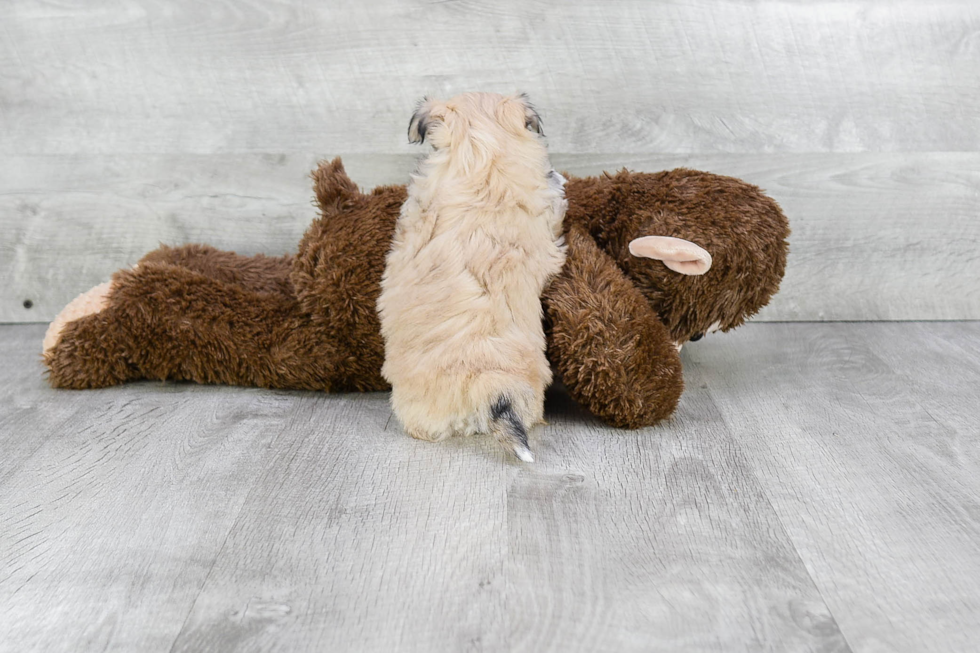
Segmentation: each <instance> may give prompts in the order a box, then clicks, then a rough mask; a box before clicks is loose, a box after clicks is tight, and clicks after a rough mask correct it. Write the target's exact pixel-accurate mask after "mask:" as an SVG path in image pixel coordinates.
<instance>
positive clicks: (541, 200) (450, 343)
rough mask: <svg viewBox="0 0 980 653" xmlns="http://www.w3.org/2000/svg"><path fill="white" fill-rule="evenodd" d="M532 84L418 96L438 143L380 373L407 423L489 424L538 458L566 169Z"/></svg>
mask: <svg viewBox="0 0 980 653" xmlns="http://www.w3.org/2000/svg"><path fill="white" fill-rule="evenodd" d="M540 131H541V127H540V119H539V118H538V116H537V114H536V113H535V111H534V109H533V108H532V107H531V106H530V104H529V103H528V102H527V99H526V97H524V96H523V95H521V96H510V97H505V96H500V95H495V94H488V93H467V94H464V95H460V96H457V97H455V98H453V99H452V100H449V101H447V102H439V101H432V100H428V101H424V102H423V103H422V104H421V105H420V106H419V109H418V111H417V112H416V113H415V115H414V116H413V117H412V120H411V122H410V124H409V140H411V141H413V142H422V141H423V140H428V141H429V142H430V143H431V144H432V146H433V148H434V150H433V152H432V154H430V155H429V156H428V157H427V158H426V159H425V160H424V161H423V162H421V163H420V165H419V168H418V170H417V171H416V173H415V174H414V175H413V176H412V181H411V183H410V185H409V189H408V200H407V201H406V202H405V204H404V205H403V206H402V209H401V214H400V216H399V218H398V223H397V226H396V230H395V236H394V239H393V242H392V248H391V251H390V252H389V254H388V258H387V267H386V269H385V272H384V277H383V278H382V282H381V295H380V297H379V299H378V311H379V316H380V319H381V333H382V336H383V337H384V341H385V362H384V367H383V368H382V374H383V375H384V377H385V378H386V379H387V380H388V382H389V383H391V386H392V406H393V408H394V411H395V414H396V415H397V416H398V418H399V419H400V420H401V422H402V424H403V425H404V426H405V429H406V430H407V431H408V433H409V434H411V435H412V436H414V437H416V438H421V439H424V440H442V439H444V438H447V437H449V436H452V435H471V434H476V433H492V434H494V435H495V436H496V437H497V439H498V440H499V441H500V442H501V443H502V444H503V445H504V446H505V447H506V448H507V449H509V450H511V451H513V452H514V453H515V454H516V455H517V456H518V457H519V458H521V459H522V460H527V461H530V460H533V457H532V456H531V452H530V450H529V449H528V446H527V429H528V428H529V427H530V426H532V425H534V424H536V423H538V422H540V421H541V420H542V415H543V411H544V390H545V387H546V386H547V385H548V384H549V383H550V381H551V370H550V368H549V367H548V362H547V360H546V359H545V339H544V332H543V329H542V324H541V318H542V310H541V301H540V298H541V294H542V292H543V290H544V287H545V284H546V283H547V282H548V280H549V279H550V278H551V277H552V276H553V275H555V274H557V273H558V272H559V270H560V269H561V266H562V263H563V262H564V256H565V253H564V246H563V244H562V241H561V231H562V229H561V223H562V218H563V217H564V214H565V208H566V206H567V205H566V203H565V198H564V191H563V185H564V179H563V178H562V177H561V175H559V174H558V173H556V172H554V170H552V168H551V164H550V162H549V160H548V154H547V150H546V148H545V145H544V143H543V141H542V139H541V137H540V135H539V134H540Z"/></svg>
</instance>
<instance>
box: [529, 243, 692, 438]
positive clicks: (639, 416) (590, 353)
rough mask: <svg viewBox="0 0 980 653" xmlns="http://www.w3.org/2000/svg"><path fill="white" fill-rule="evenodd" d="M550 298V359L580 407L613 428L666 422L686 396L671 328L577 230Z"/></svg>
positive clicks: (547, 303)
mask: <svg viewBox="0 0 980 653" xmlns="http://www.w3.org/2000/svg"><path fill="white" fill-rule="evenodd" d="M566 238H567V242H568V257H567V260H566V262H565V267H564V268H563V269H562V271H561V272H560V273H559V275H558V276H557V277H555V279H554V280H552V282H551V284H550V286H549V287H548V289H547V290H546V291H545V294H544V296H543V298H542V299H543V304H544V309H545V315H546V325H547V329H548V359H549V360H550V361H551V363H552V365H553V367H554V371H555V372H556V373H557V375H559V376H560V377H561V379H562V381H563V382H564V384H565V386H566V388H567V389H568V392H569V394H570V395H571V396H572V398H573V399H575V401H576V402H578V403H579V404H581V405H582V406H584V407H586V408H587V409H588V410H589V411H591V412H592V413H593V414H594V415H596V416H597V417H599V418H601V419H602V420H604V421H606V422H608V423H609V424H612V425H613V426H619V427H626V428H639V427H641V426H648V425H651V424H654V423H656V422H658V421H660V420H662V419H665V418H667V417H669V416H670V415H671V414H672V413H673V412H674V409H675V408H676V407H677V402H678V400H679V398H680V395H681V392H682V391H683V388H684V383H683V377H682V370H681V361H680V356H679V355H678V352H677V349H676V348H675V346H674V343H673V342H672V341H671V338H670V334H669V333H668V331H667V328H666V327H665V326H664V325H663V323H661V321H660V319H659V317H658V316H657V314H656V313H655V312H654V311H653V309H651V308H650V306H649V304H648V303H647V301H646V299H645V298H644V297H643V295H642V294H641V293H640V291H639V290H637V289H636V287H634V286H633V284H632V283H631V282H630V281H629V280H628V279H627V278H626V277H625V276H624V275H623V273H622V272H621V271H620V269H619V268H618V267H617V266H616V264H615V262H614V261H613V260H612V259H611V258H610V257H609V256H608V255H607V254H606V253H604V252H602V251H601V250H600V249H599V248H598V247H597V246H596V244H595V241H593V240H592V238H591V237H590V236H589V235H588V234H586V233H584V232H582V231H581V230H580V228H578V227H573V228H572V229H570V230H569V233H568V234H567V235H566Z"/></svg>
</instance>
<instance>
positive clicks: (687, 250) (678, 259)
mask: <svg viewBox="0 0 980 653" xmlns="http://www.w3.org/2000/svg"><path fill="white" fill-rule="evenodd" d="M630 254H632V255H633V256H639V257H642V258H652V259H656V260H658V261H663V262H664V265H666V266H667V267H668V268H670V269H671V270H673V271H674V272H680V273H681V274H688V275H698V274H704V273H705V272H707V271H708V270H710V269H711V254H709V253H708V252H707V251H705V250H704V249H703V248H701V247H698V246H697V245H695V244H694V243H692V242H691V241H689V240H684V239H682V238H671V237H670V236H644V237H643V238H637V239H635V240H633V241H631V242H630Z"/></svg>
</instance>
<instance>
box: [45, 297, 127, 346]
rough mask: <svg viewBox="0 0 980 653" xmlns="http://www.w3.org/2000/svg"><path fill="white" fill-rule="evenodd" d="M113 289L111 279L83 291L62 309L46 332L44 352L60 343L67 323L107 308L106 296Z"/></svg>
mask: <svg viewBox="0 0 980 653" xmlns="http://www.w3.org/2000/svg"><path fill="white" fill-rule="evenodd" d="M111 290H112V282H111V281H106V282H105V283H100V284H99V285H97V286H96V287H95V288H92V289H91V290H89V291H87V292H83V293H82V294H81V295H79V296H78V297H76V298H75V299H73V300H71V301H70V302H69V303H68V305H67V306H65V307H64V308H63V309H61V312H60V313H58V316H57V317H56V318H54V321H53V322H51V324H50V325H48V330H47V332H46V333H45V334H44V353H45V354H46V353H48V352H49V351H51V349H52V348H54V346H55V345H57V344H58V339H59V338H60V337H61V332H62V331H63V330H64V328H65V325H66V324H68V323H69V322H74V321H75V320H78V319H80V318H83V317H85V316H86V315H92V314H93V313H98V312H99V311H101V310H102V309H103V308H105V305H106V298H107V297H108V295H109V292H110V291H111Z"/></svg>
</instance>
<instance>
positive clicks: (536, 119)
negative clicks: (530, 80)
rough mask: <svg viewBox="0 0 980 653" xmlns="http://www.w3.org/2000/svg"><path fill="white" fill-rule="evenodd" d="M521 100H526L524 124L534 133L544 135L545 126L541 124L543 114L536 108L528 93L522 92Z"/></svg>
mask: <svg viewBox="0 0 980 653" xmlns="http://www.w3.org/2000/svg"><path fill="white" fill-rule="evenodd" d="M521 100H523V101H524V126H525V127H527V128H528V129H530V130H531V131H533V132H534V133H536V134H541V135H542V136H544V128H543V127H542V126H541V125H542V122H541V116H539V115H538V112H537V111H536V110H535V109H534V106H533V105H532V104H531V101H530V100H529V99H528V97H527V93H521Z"/></svg>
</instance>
